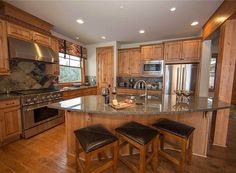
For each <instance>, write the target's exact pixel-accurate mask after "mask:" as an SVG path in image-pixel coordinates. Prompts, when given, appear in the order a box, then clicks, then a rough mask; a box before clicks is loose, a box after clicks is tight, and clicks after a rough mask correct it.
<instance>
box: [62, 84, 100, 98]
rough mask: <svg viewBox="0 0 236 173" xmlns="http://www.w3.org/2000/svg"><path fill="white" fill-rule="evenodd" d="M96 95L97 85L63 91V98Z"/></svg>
mask: <svg viewBox="0 0 236 173" xmlns="http://www.w3.org/2000/svg"><path fill="white" fill-rule="evenodd" d="M88 95H97V87H96V86H94V87H89V88H79V89H75V90H67V91H63V99H64V100H67V99H73V98H76V97H81V96H88Z"/></svg>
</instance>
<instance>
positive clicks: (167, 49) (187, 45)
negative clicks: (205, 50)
mask: <svg viewBox="0 0 236 173" xmlns="http://www.w3.org/2000/svg"><path fill="white" fill-rule="evenodd" d="M164 57H165V60H166V62H168V63H171V62H173V63H178V62H179V63H181V62H199V61H200V57H201V39H192V40H184V41H175V42H167V43H165V44H164Z"/></svg>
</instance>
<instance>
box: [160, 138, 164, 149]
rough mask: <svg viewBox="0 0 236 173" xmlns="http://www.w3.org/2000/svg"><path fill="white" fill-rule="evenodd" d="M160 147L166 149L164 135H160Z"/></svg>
mask: <svg viewBox="0 0 236 173" xmlns="http://www.w3.org/2000/svg"><path fill="white" fill-rule="evenodd" d="M160 149H161V150H162V151H163V150H164V136H163V135H160Z"/></svg>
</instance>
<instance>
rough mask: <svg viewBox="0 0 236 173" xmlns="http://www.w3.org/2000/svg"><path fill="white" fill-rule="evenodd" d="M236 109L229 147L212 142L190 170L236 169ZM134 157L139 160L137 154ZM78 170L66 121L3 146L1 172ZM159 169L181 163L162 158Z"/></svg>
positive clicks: (170, 171) (169, 171)
mask: <svg viewBox="0 0 236 173" xmlns="http://www.w3.org/2000/svg"><path fill="white" fill-rule="evenodd" d="M234 112H236V111H232V116H231V119H230V121H229V134H228V141H227V144H228V147H227V148H222V147H217V146H211V147H210V148H209V152H208V153H209V154H208V158H202V157H197V156H193V162H192V165H191V166H187V167H186V173H222V172H224V173H235V172H236V164H235V163H236V119H235V115H234ZM133 157H135V156H133ZM130 159H132V160H136V158H130ZM148 169H149V168H148ZM74 172H75V164H74V159H73V158H72V157H67V155H66V139H65V128H64V125H63V124H62V125H59V126H57V127H55V128H53V129H50V130H48V131H46V132H44V133H42V134H40V135H37V136H35V137H32V138H30V139H28V140H24V139H22V140H19V141H17V142H14V143H11V144H9V145H7V146H4V147H2V148H1V149H0V173H74ZM150 172H151V171H150ZM158 172H159V173H174V172H177V167H176V166H174V165H173V164H172V163H170V162H168V161H166V160H164V159H162V158H161V159H160V163H159V166H158ZM106 173H111V171H106ZM118 173H131V172H130V170H129V169H128V168H127V167H125V166H124V165H123V164H122V163H119V166H118Z"/></svg>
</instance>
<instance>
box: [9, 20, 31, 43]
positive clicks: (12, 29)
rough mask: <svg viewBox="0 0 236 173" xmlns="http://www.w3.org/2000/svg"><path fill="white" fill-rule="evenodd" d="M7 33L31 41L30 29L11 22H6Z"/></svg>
mask: <svg viewBox="0 0 236 173" xmlns="http://www.w3.org/2000/svg"><path fill="white" fill-rule="evenodd" d="M7 34H8V35H10V36H12V37H15V38H18V39H22V40H26V41H32V31H31V30H29V29H27V28H24V27H21V26H18V25H15V24H13V23H7Z"/></svg>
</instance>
